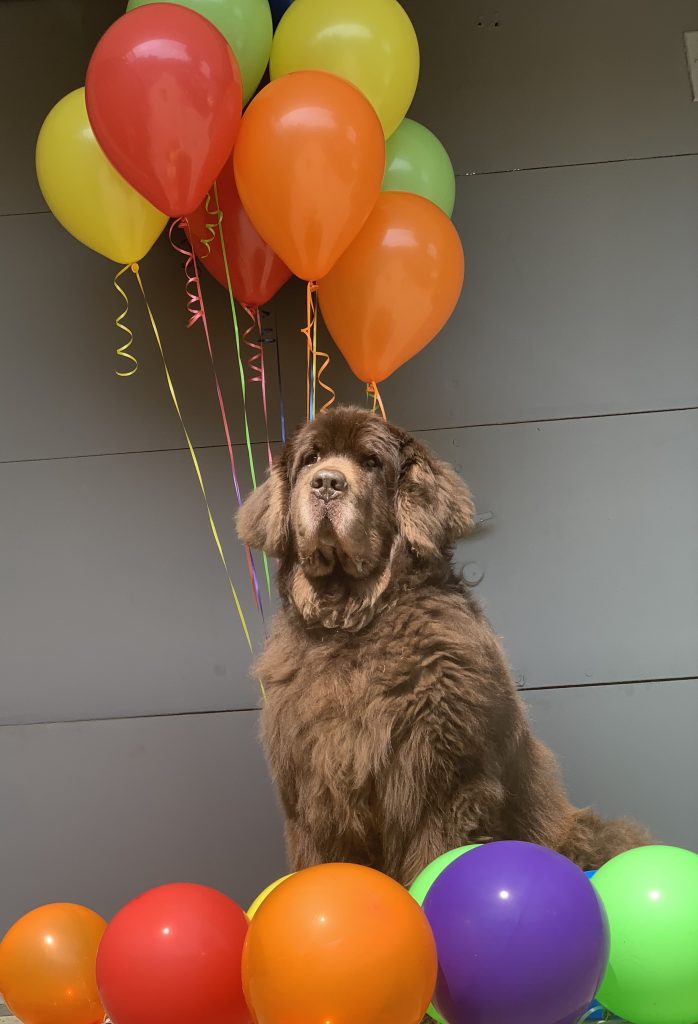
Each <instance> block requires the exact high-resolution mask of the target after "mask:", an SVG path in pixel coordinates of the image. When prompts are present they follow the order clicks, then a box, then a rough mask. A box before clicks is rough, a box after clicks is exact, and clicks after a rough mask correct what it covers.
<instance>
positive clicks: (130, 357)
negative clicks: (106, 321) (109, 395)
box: [114, 263, 138, 377]
mask: <svg viewBox="0 0 698 1024" xmlns="http://www.w3.org/2000/svg"><path fill="white" fill-rule="evenodd" d="M134 267H135V268H136V269H135V270H134V269H133V268H134ZM127 270H133V272H134V274H136V273H138V264H137V263H127V264H126V265H125V266H123V267H122V268H121V270H117V272H116V274H115V275H114V287H115V288H116V290H117V292H118V293H119V295H121V296H122V298H123V300H124V303H125V306H124V309H123V312H121V313H119V315H118V316H117V317H116V319H115V320H114V323H115V324H116V326H117V327H118V328H119V330H120V331H123V332H124V334H126V335H127V340H126V341H125V342H124V343H123V345H119V347H118V348H117V350H116V354H117V356H121V357H122V358H123V359H125V360H126V361H127V362H131V363H133V366H130V367H129V369H128V370H116V371H115V372H116V376H117V377H131V376H133V374H134V373H135V372H136V370H137V369H138V360H137V359H136V357H135V356H134V354H133V352H129V349H130V348H131V345H132V344H133V331H132V330H131V328H130V327H129V326H128V324H125V323H123V319H124V317H125V316H127V315H128V295H127V294H126V292H125V291H124V289H123V288H122V287H121V285H120V284H119V278H120V277H121V275H122V274H125V273H126V271H127Z"/></svg>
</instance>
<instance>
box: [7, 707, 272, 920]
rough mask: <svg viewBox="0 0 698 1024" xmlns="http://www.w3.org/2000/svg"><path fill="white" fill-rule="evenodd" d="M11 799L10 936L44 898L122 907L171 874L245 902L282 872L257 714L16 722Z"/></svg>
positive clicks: (10, 736)
mask: <svg viewBox="0 0 698 1024" xmlns="http://www.w3.org/2000/svg"><path fill="white" fill-rule="evenodd" d="M0 805H1V806H2V814H3V838H2V843H0V871H1V872H2V877H3V879H4V884H3V896H2V903H1V904H0V934H3V933H4V932H5V930H6V929H7V928H8V927H9V926H10V925H11V924H12V922H13V921H14V920H16V919H17V918H18V917H19V916H20V915H22V914H24V913H26V912H27V911H29V910H31V909H32V908H33V907H36V906H40V905H41V904H43V903H52V902H64V901H65V902H74V903H82V904H85V905H87V906H89V907H92V908H93V909H94V910H96V911H98V913H100V914H103V915H104V916H106V917H111V915H112V914H114V913H115V912H116V910H118V909H119V907H121V906H123V904H124V903H126V902H128V900H130V899H133V897H134V896H137V895H138V894H139V893H141V892H143V891H144V890H146V889H149V888H151V887H153V886H156V885H162V884H164V883H167V882H183V881H186V882H198V883H200V884H204V885H211V886H214V887H215V888H217V889H220V890H222V891H223V892H225V893H227V894H228V895H229V896H230V897H232V898H233V899H234V900H236V901H237V902H239V903H240V904H241V905H242V906H243V907H245V906H247V905H248V901H251V900H252V899H253V898H254V896H255V895H256V894H257V893H258V892H260V891H261V890H262V889H263V888H264V887H265V886H266V885H268V884H269V882H271V881H273V879H275V878H278V877H279V876H280V875H281V874H282V873H283V872H284V854H283V846H282V839H281V823H280V818H279V814H278V812H277V808H276V801H275V798H274V795H273V793H272V791H271V785H270V783H269V782H268V780H267V773H266V768H265V765H264V759H263V756H262V752H261V748H260V745H259V741H258V738H257V714H256V713H255V712H247V713H245V712H239V713H233V714H221V715H195V716H183V717H178V718H151V719H130V720H127V721H115V722H89V723H71V724H61V725H33V726H21V727H5V728H3V729H0Z"/></svg>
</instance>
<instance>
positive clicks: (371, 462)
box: [364, 455, 381, 469]
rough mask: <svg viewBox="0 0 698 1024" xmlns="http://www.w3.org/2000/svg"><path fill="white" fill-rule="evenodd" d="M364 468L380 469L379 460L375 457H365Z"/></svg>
mask: <svg viewBox="0 0 698 1024" xmlns="http://www.w3.org/2000/svg"><path fill="white" fill-rule="evenodd" d="M364 468H365V469H380V468H381V460H380V459H379V458H377V457H376V456H375V455H367V456H366V458H365V459H364Z"/></svg>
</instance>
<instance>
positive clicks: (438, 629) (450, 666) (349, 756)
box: [258, 588, 501, 859]
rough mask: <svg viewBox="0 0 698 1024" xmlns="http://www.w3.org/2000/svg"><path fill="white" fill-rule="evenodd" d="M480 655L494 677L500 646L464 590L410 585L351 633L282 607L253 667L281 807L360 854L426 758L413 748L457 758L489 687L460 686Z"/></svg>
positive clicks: (476, 669) (478, 667)
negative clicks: (316, 624)
mask: <svg viewBox="0 0 698 1024" xmlns="http://www.w3.org/2000/svg"><path fill="white" fill-rule="evenodd" d="M488 652H489V654H488ZM487 657H489V658H491V659H493V665H492V669H493V671H491V673H490V674H491V676H492V677H496V675H497V674H498V673H497V671H496V670H495V669H496V668H498V669H499V672H501V667H500V666H499V658H500V652H499V649H498V646H497V645H496V642H494V638H493V637H492V635H491V633H490V631H489V628H488V627H486V625H485V624H484V620H483V619H482V617H481V615H480V614H479V612H478V611H477V610H476V609H475V607H474V606H473V605H472V603H471V602H470V600H469V598H468V597H467V596H466V595H465V594H464V593H462V592H460V593H459V592H452V593H446V594H445V593H444V592H443V591H438V590H433V589H431V588H425V590H424V592H423V593H421V594H416V593H415V592H407V593H405V594H404V595H403V597H402V598H400V599H398V600H396V601H395V602H394V603H392V604H391V605H389V606H388V607H386V608H384V609H382V610H381V611H380V612H379V614H378V615H377V617H376V619H375V620H374V621H373V622H372V623H371V624H370V625H369V626H368V627H367V628H366V629H364V630H362V631H361V632H360V633H358V634H346V633H340V632H331V631H327V630H307V629H306V628H305V627H304V626H303V625H302V624H301V623H300V622H299V621H298V619H297V618H296V617H295V616H294V615H293V614H290V613H287V614H282V615H281V616H280V618H279V620H278V621H277V622H276V624H275V628H274V630H273V634H272V638H271V640H270V641H269V644H268V646H267V649H266V650H265V653H264V654H263V656H262V658H261V659H260V662H259V664H258V671H259V673H260V676H261V678H262V681H263V683H264V685H265V688H266V693H267V703H266V705H265V708H264V712H263V733H264V740H265V746H266V750H267V756H268V759H269V763H270V766H271V769H272V774H273V775H274V779H275V781H276V783H277V786H278V788H279V792H280V794H281V797H282V801H283V803H284V809H285V811H286V814H287V817H289V818H290V819H292V820H293V819H294V818H296V819H300V820H301V821H302V822H303V823H304V825H305V826H306V827H308V828H312V830H313V833H314V834H316V835H318V834H319V836H320V837H322V840H323V843H324V849H325V853H326V854H327V847H328V845H330V844H331V842H332V834H333V832H334V833H336V834H338V835H341V836H342V842H343V844H344V849H345V851H346V847H347V843H354V844H356V847H357V849H358V848H361V849H362V850H363V851H364V854H363V856H364V857H365V851H366V847H367V844H369V846H370V844H371V842H373V841H375V840H376V831H377V830H376V829H375V828H374V824H373V823H374V822H375V821H377V820H380V821H381V822H385V821H386V818H389V817H390V816H391V814H392V815H394V814H396V813H397V814H399V813H400V807H396V806H395V802H396V794H400V793H401V792H403V791H404V792H407V791H408V790H409V788H410V778H411V775H412V773H413V772H414V770H415V768H416V767H423V764H420V765H417V764H416V759H419V760H420V761H422V762H423V760H424V758H425V757H428V758H431V757H432V756H433V757H434V760H435V763H436V764H443V765H444V767H446V765H447V762H448V751H447V750H446V749H445V748H447V747H450V748H451V749H452V750H453V752H454V754H455V752H457V756H458V757H459V758H461V759H462V747H463V743H464V741H465V742H467V736H468V732H469V731H470V729H471V728H472V724H473V723H474V722H476V721H477V720H478V719H480V718H481V712H482V711H483V710H484V706H483V705H486V704H488V702H489V701H490V700H491V699H493V698H494V694H488V693H487V688H485V689H484V691H482V692H472V693H470V692H468V684H467V680H468V676H469V675H470V674H472V673H476V674H477V675H478V676H479V677H481V676H482V671H483V664H482V662H483V659H486V658H487ZM494 663H496V665H495V664H494ZM479 689H480V690H481V688H479ZM427 735H428V736H438V739H439V743H441V742H442V741H443V746H442V749H440V750H439V751H436V749H435V744H434V743H433V742H432V741H431V740H430V739H427V738H426V737H427ZM422 737H424V739H422ZM434 783H435V785H438V769H437V770H435V772H434ZM382 831H383V832H384V831H385V829H384V828H383V829H382ZM376 857H377V858H378V859H379V858H380V852H379V851H377V852H376Z"/></svg>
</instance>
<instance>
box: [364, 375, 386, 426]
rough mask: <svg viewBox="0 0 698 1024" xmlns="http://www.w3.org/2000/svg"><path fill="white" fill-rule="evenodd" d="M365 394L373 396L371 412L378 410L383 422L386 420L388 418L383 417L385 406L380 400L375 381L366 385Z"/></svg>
mask: <svg viewBox="0 0 698 1024" xmlns="http://www.w3.org/2000/svg"><path fill="white" fill-rule="evenodd" d="M366 394H367V395H372V396H373V409H372V410H371V411H372V412H375V411H376V409H377V408H378V409H380V414H381V416H382V417H383V419H384V420H387V419H388V417H387V416H386V415H385V406H384V405H383V399H382V398H381V393H380V391H379V390H378V385H377V384H376V382H375V380H372V381H369V383H368V384H367V385H366Z"/></svg>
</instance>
